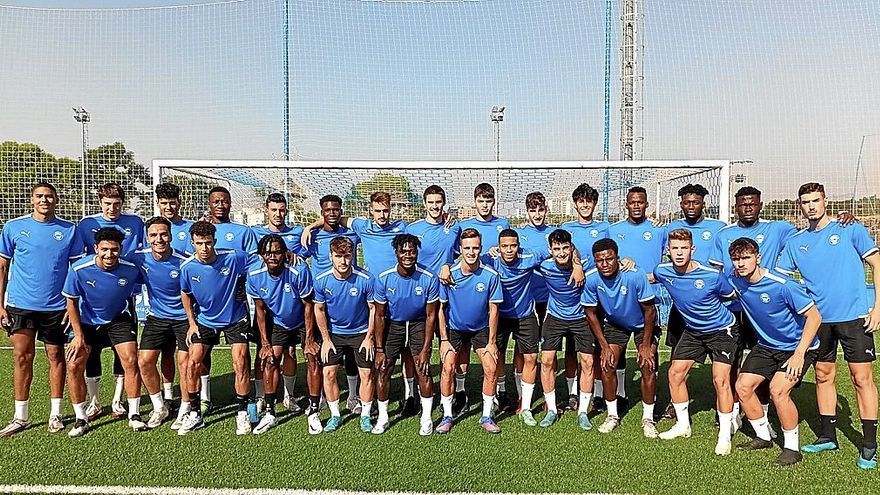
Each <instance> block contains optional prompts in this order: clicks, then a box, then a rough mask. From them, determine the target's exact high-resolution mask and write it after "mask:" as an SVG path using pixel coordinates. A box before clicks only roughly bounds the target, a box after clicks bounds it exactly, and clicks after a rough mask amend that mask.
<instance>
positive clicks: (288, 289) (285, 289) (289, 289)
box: [284, 284, 293, 292]
mask: <svg viewBox="0 0 880 495" xmlns="http://www.w3.org/2000/svg"><path fill="white" fill-rule="evenodd" d="M292 291H293V288H291V287H290V284H284V292H292Z"/></svg>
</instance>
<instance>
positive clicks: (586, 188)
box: [571, 182, 599, 203]
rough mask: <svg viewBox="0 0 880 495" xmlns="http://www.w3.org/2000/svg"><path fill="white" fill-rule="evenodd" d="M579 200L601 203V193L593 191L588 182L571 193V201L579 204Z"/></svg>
mask: <svg viewBox="0 0 880 495" xmlns="http://www.w3.org/2000/svg"><path fill="white" fill-rule="evenodd" d="M579 199H586V200H587V201H592V202H593V203H598V202H599V191H597V190H595V189H593V187H592V186H590V185H589V184H587V183H586V182H584V183H582V184H581V185H579V186H577V187H576V188H575V189H574V191H572V193H571V200H572V201H574V202H575V203H577V201H578V200H579Z"/></svg>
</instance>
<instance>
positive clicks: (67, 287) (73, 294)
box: [61, 266, 82, 299]
mask: <svg viewBox="0 0 880 495" xmlns="http://www.w3.org/2000/svg"><path fill="white" fill-rule="evenodd" d="M80 289H81V288H80V286H79V279H78V278H77V276H76V271H75V270H74V269H73V267H72V266H71V267H70V268H68V269H67V278H65V279H64V288H63V289H62V290H61V295H63V296H64V297H70V298H74V299H76V298H79V297H80V296H81V295H82V290H80Z"/></svg>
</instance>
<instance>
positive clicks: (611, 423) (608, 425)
mask: <svg viewBox="0 0 880 495" xmlns="http://www.w3.org/2000/svg"><path fill="white" fill-rule="evenodd" d="M619 424H620V418H618V417H617V416H608V417H607V418H605V421H603V422H602V424H601V425H599V433H611V432H612V431H614V429H615V428H617V425H619Z"/></svg>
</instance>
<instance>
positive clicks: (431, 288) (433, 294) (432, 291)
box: [426, 277, 440, 303]
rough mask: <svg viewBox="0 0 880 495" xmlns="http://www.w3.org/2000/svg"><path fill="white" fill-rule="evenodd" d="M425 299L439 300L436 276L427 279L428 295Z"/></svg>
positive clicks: (438, 285) (438, 282)
mask: <svg viewBox="0 0 880 495" xmlns="http://www.w3.org/2000/svg"><path fill="white" fill-rule="evenodd" d="M426 300H427V301H428V302H429V303H434V302H437V301H439V300H440V280H438V279H437V277H431V278H430V279H429V280H428V297H427V298H426Z"/></svg>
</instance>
